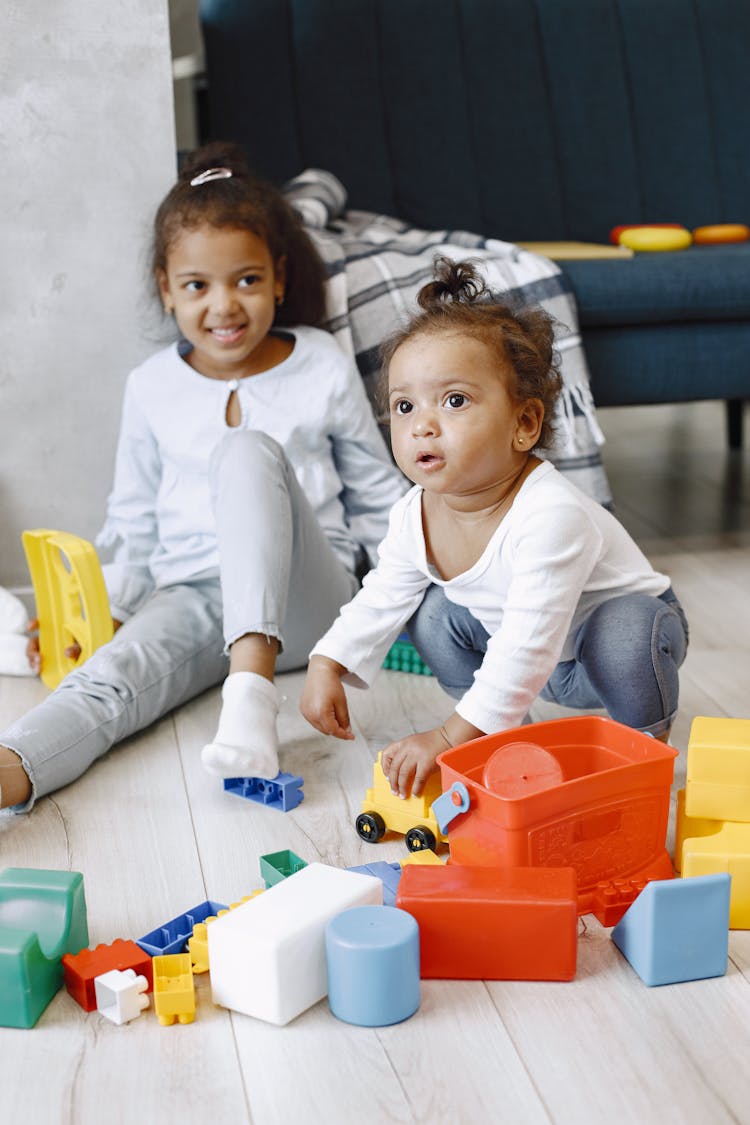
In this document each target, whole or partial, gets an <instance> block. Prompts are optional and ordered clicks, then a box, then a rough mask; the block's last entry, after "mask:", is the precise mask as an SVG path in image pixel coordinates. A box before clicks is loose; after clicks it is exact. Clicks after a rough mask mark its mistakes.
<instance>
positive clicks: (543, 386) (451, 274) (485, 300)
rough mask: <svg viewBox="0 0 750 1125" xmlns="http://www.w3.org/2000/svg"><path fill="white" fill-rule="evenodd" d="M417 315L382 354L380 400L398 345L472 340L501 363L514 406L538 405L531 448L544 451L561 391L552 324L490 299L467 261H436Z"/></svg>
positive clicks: (534, 311) (505, 299)
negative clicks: (446, 337)
mask: <svg viewBox="0 0 750 1125" xmlns="http://www.w3.org/2000/svg"><path fill="white" fill-rule="evenodd" d="M417 302H418V304H419V312H416V313H414V314H413V316H412V317H411V318H410V319H409V321H408V322H407V323H406V324H405V325H404V326H403V327H402V328H399V329H398V330H397V331H396V332H394V333H393V335H392V336H390V337H389V339H388V340H386V341H385V343H384V344H383V346H382V348H381V359H382V365H383V372H382V380H381V388H380V390H381V396H383V397H387V382H388V368H389V366H390V362H391V360H392V358H393V356H394V354H395V352H396V351H397V349H398V348H400V347H401V345H402V344H404V343H406V341H407V340H410V339H412V338H413V337H415V336H422V335H434V334H436V333H438V332H447V333H451V334H453V335H467V336H474V337H476V338H478V339H480V340H481V341H482V342H483V343H484V344H485V345H486V346H487V347H488V348H490V349H491V350H492V351H494V352H495V354H496V355H497V357H498V359H499V360H500V361H501V364H502V370H503V373H504V375H505V376H506V379H507V387H508V391H509V393H510V395H511V396H512V398H513V399H514V400H515V401H516V402H519V403H521V402H525V401H526V400H527V399H530V398H536V399H539V400H540V402H541V403H542V405H543V406H544V422H543V424H542V429H541V432H540V435H539V439H538V441H537V443H536V446H535V448H538V449H546V448H548V447H549V445H550V444H551V442H552V438H553V436H554V432H553V428H552V421H551V419H552V414H553V410H554V406H555V402H556V401H557V398H558V396H559V394H560V390H561V388H562V377H561V375H560V372H559V370H558V360H557V356H556V354H555V350H554V320H553V318H552V317H551V316H550V315H549V313H547V312H545V310H544V309H541V308H532V307H529V306H526V305H523V304H521V303H520V302H518V301H515V300H513V299H511V298H510V297H509V296H508V295H507V294H506V295H503V296H502V297H501V295H499V294H495V293H493V292H492V291H491V290H490V289H488V287H487V285H486V284H485V282H484V279H483V278H482V276H481V275H480V273H479V271H478V270H477V268H476V265H475V263H474V262H472V261H469V260H467V261H463V262H453V261H451V260H450V259H449V258H444V257H437V258H436V259H435V265H434V279H433V280H432V281H429V282H428V283H427V284H426V285H423V286H422V288H421V289H420V290H419V293H418V294H417Z"/></svg>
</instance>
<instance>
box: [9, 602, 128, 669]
mask: <svg viewBox="0 0 750 1125" xmlns="http://www.w3.org/2000/svg"><path fill="white" fill-rule="evenodd" d="M121 625H122V621H118V620H117V619H116V618H114V617H113V618H112V629H113V631H114V632H115V633H116V632H117V630H118V629H119V628H120V626H121ZM27 632H28V633H29V634H30V635H29V642H28V644H27V645H26V656H27V657H28V661H29V664H30V665H31V670H32V672H35V673H36V675H37V676H38V675H39V674H40V673H41V671H42V654H41V653H40V651H39V619H38V618H37V617H35V618H34V620H33V621H30V622H29V624H28V626H27ZM63 653H64V655H65V656H67V657H68V658H69V659H70V660H77V659H78V657H79V656H80V655H81V646H80V645H79V644H78V641H73V644H72V645H68V646H67V648H64V649H63Z"/></svg>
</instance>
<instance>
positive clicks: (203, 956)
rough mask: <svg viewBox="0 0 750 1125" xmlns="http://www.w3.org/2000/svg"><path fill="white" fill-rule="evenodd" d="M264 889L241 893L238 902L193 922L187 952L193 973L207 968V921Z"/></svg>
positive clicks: (204, 971)
mask: <svg viewBox="0 0 750 1125" xmlns="http://www.w3.org/2000/svg"><path fill="white" fill-rule="evenodd" d="M264 890H265V888H264V887H259V888H258V890H257V891H251V892H250V894H249V895H243V897H242V898H241V899H240V901H239V902H233V903H231V905H230V906H229V907H228V909H227V910H220V911H219V913H218V914H209V916H208V918H204V919H203V921H202V922H196V923H195V925H194V926H193V933H192V935H191V937H189V938H188V952H189V953H190V960H191V961H192V963H193V973H194V974H199V973H207V972H208V970H209V960H208V930H207V927H208V924H209V922H215V921H216V919H217V918H219V917H220V916H221V915H222V914H228V913H229V911H230V910H235V909H236V908H237V907H238V906H242V904H243V903H245V902H249V901H250V899H251V898H255V896H256V895H262V894H263V891H264Z"/></svg>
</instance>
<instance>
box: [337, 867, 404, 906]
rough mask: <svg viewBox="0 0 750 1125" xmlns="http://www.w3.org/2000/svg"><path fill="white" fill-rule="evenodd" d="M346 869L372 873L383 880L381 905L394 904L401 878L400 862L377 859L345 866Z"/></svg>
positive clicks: (366, 873)
mask: <svg viewBox="0 0 750 1125" xmlns="http://www.w3.org/2000/svg"><path fill="white" fill-rule="evenodd" d="M347 871H359V872H360V874H362V875H374V876H375V878H376V879H381V880H382V882H383V906H395V905H396V891H397V890H398V881H399V879H400V878H401V864H400V863H385V862H384V861H383V860H378V861H377V862H375V863H363V864H361V865H360V866H359V867H347Z"/></svg>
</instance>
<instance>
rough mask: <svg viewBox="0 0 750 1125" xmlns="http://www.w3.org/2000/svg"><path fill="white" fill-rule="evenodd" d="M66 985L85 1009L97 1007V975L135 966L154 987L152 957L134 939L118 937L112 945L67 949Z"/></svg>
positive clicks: (94, 1009)
mask: <svg viewBox="0 0 750 1125" xmlns="http://www.w3.org/2000/svg"><path fill="white" fill-rule="evenodd" d="M62 964H63V975H64V979H65V987H66V988H67V990H68V992H69V993H70V995H71V996H72V997H73V999H74V1000H76V1001H77V1002H78V1003H79V1004H80V1005H81V1007H82V1008H83V1009H84V1011H86V1012H95V1011H96V991H95V989H94V979H95V978H96V977H99V976H102V975H103V974H104V973H109V972H111V971H112V969H119V970H124V969H134V970H135V972H136V973H137V974H138V975H139V976H142V977H145V978H146V980H147V981H148V987H149V991H150V990H151V989H152V988H153V974H152V971H151V958H150V957H149V955H148V953H144V952H143V950H142V949H141V947H140V946H139V945H136V943H135V942H134V941H124V940H123V939H122V938H118V939H117V940H116V941H113V942H112V944H111V945H97V946H96V948H95V949H82V950H81V952H80V953H66V954H65V956H64V957H63V959H62Z"/></svg>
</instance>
